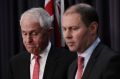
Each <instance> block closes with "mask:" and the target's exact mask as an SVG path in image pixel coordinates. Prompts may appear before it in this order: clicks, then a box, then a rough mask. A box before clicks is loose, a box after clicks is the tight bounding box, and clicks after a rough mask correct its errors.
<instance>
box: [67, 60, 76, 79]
mask: <svg viewBox="0 0 120 79" xmlns="http://www.w3.org/2000/svg"><path fill="white" fill-rule="evenodd" d="M76 70H77V59H76V60H75V61H73V63H72V64H71V65H70V67H69V71H68V79H75V75H76Z"/></svg>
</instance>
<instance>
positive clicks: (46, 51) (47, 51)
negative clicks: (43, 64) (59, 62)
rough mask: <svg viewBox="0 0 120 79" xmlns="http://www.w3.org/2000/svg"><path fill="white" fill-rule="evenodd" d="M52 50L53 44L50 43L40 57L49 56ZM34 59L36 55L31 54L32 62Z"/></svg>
mask: <svg viewBox="0 0 120 79" xmlns="http://www.w3.org/2000/svg"><path fill="white" fill-rule="evenodd" d="M50 48H51V42H50V41H49V43H48V46H47V47H46V48H45V49H44V50H43V51H42V53H40V54H39V56H40V57H42V58H44V57H47V56H48V53H49V51H50ZM33 58H34V54H31V60H32V59H33Z"/></svg>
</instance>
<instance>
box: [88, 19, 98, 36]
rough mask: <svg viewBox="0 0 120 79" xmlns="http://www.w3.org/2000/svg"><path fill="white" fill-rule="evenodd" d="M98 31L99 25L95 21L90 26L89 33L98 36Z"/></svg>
mask: <svg viewBox="0 0 120 79" xmlns="http://www.w3.org/2000/svg"><path fill="white" fill-rule="evenodd" d="M97 29H98V23H97V22H95V21H93V22H92V23H91V24H90V26H89V31H90V33H91V34H93V35H94V34H97Z"/></svg>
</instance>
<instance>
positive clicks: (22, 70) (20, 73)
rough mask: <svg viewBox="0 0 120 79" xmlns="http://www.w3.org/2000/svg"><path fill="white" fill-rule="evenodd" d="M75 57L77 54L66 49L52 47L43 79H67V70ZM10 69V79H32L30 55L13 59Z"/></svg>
mask: <svg viewBox="0 0 120 79" xmlns="http://www.w3.org/2000/svg"><path fill="white" fill-rule="evenodd" d="M72 55H74V56H72ZM75 57H76V56H75V54H71V53H70V52H68V51H66V50H65V49H61V48H60V49H58V48H54V47H52V48H51V49H50V52H49V54H48V58H47V61H46V65H45V70H44V74H43V79H66V76H67V69H68V67H69V65H70V63H71V62H72V60H73V59H75ZM9 67H10V68H9V69H10V75H9V76H10V79H30V54H29V53H28V52H25V53H20V54H19V55H17V56H15V57H13V58H12V59H11V61H10V66H9Z"/></svg>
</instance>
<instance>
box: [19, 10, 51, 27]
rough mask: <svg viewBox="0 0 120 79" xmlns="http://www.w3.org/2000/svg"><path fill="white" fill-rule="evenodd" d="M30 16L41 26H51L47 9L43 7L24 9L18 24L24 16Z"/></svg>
mask: <svg viewBox="0 0 120 79" xmlns="http://www.w3.org/2000/svg"><path fill="white" fill-rule="evenodd" d="M29 15H30V16H32V18H33V19H35V20H37V21H38V22H39V24H40V26H41V27H45V28H49V27H50V26H52V20H51V17H50V15H49V14H48V12H47V11H45V10H44V9H43V8H31V9H29V10H27V11H25V12H24V13H23V14H22V15H21V18H20V25H21V24H22V20H23V18H24V17H25V16H29Z"/></svg>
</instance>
